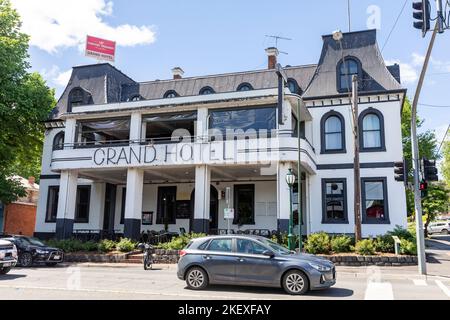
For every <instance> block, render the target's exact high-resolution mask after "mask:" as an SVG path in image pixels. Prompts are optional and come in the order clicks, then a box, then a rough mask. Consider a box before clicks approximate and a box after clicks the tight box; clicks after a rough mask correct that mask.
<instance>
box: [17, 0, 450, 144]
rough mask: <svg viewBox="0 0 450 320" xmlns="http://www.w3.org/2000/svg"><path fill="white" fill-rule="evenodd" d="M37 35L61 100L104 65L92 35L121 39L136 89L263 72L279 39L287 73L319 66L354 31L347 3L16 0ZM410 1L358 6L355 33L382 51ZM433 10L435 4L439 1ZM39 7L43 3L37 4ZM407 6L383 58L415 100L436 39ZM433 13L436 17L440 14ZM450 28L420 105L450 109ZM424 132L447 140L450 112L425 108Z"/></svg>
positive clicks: (34, 39)
mask: <svg viewBox="0 0 450 320" xmlns="http://www.w3.org/2000/svg"><path fill="white" fill-rule="evenodd" d="M12 1H13V3H14V5H15V6H16V7H17V8H18V10H19V13H21V15H22V17H23V20H24V30H25V31H26V32H28V33H29V34H31V44H32V46H31V49H30V53H31V63H32V67H33V70H36V71H39V72H41V73H43V75H44V77H45V78H46V79H47V81H48V84H49V85H50V86H51V87H54V88H55V89H56V92H57V95H58V97H59V94H60V93H61V92H62V90H63V89H64V85H65V82H66V81H67V79H68V76H69V74H70V71H69V70H70V69H71V67H72V66H74V65H81V64H90V63H95V61H94V60H92V59H89V58H86V57H84V54H83V51H82V47H83V42H84V38H85V36H86V33H90V34H91V35H94V36H103V37H107V38H109V39H111V40H117V42H118V48H117V57H116V63H115V66H116V67H118V68H119V69H121V70H122V71H124V72H125V73H126V74H127V75H129V76H130V77H132V78H133V79H135V80H137V81H145V80H154V79H167V78H170V77H171V72H170V70H171V68H173V67H175V66H180V67H182V68H183V69H184V71H185V76H195V75H203V74H214V73H222V72H233V71H242V70H252V69H262V68H265V67H266V64H267V61H266V59H267V58H266V55H265V52H264V49H265V48H266V47H268V46H271V45H274V42H273V40H271V39H269V38H266V37H265V35H267V34H270V35H272V34H274V35H280V36H284V37H288V38H292V39H293V40H292V41H280V43H279V49H280V50H282V51H285V52H288V53H289V54H288V55H281V56H280V62H281V63H282V64H283V65H286V64H290V65H299V64H310V63H317V61H318V59H319V55H320V50H321V45H322V39H321V35H323V34H329V33H331V32H332V31H333V30H336V29H341V30H343V31H347V30H348V22H347V0H322V1H306V0H297V1H294V0H284V1H282V2H281V1H280V2H279V1H273V0H272V1H267V0H259V1H256V0H254V1H251V0H247V1H242V0H241V1H238V0H228V1H211V0H209V1H205V0H191V1H182V0H177V1H168V0H165V1H163V0H152V1H149V0H113V1H108V0H78V1H70V0H40V1H33V0H12ZM404 2H405V1H404V0H382V1H374V0H371V1H367V0H358V1H356V0H351V16H352V17H351V29H352V31H356V30H364V29H367V28H368V22H369V26H372V25H374V23H375V26H377V27H379V29H378V42H379V45H380V47H383V46H384V44H385V42H386V40H387V37H388V35H389V33H390V31H391V30H392V27H393V25H394V22H395V20H396V18H397V16H398V15H399V13H400V10H401V9H402V7H403V5H404ZM432 2H434V1H432ZM37 3H38V4H37ZM411 3H412V1H408V3H407V4H406V7H405V9H404V11H403V14H402V15H401V17H400V19H399V21H398V24H397V26H396V28H395V29H394V30H393V32H392V35H391V37H390V39H389V41H388V42H387V43H386V45H385V47H384V50H383V57H384V58H385V59H386V60H387V61H389V62H398V63H400V64H401V69H402V76H403V80H404V85H405V86H407V88H408V89H409V90H408V95H409V96H410V97H412V95H413V94H414V92H415V86H416V80H417V77H418V74H419V71H420V62H421V61H422V59H423V56H424V54H425V51H426V46H427V44H428V39H429V37H430V35H428V36H427V38H426V39H423V38H422V37H421V33H420V31H419V30H416V29H413V27H412V21H413V19H412V7H411ZM433 12H434V9H433ZM449 40H450V30H449V31H447V33H446V34H443V35H439V36H438V39H437V42H436V46H435V49H434V53H433V56H432V64H431V66H430V69H429V72H428V73H429V75H428V76H427V78H426V82H425V86H424V89H423V93H422V97H421V102H422V103H425V104H432V105H450V90H449V89H450V85H449V84H450V55H449V52H450V41H449ZM419 114H420V116H421V117H422V118H423V119H425V120H426V121H425V126H424V128H423V129H436V133H437V135H438V138H441V137H442V135H443V133H444V132H445V129H446V126H447V125H448V124H449V122H450V108H431V107H423V106H421V107H420V112H419Z"/></svg>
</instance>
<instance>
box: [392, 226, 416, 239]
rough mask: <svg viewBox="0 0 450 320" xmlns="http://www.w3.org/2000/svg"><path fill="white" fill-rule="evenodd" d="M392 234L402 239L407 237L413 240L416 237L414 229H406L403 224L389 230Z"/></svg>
mask: <svg viewBox="0 0 450 320" xmlns="http://www.w3.org/2000/svg"><path fill="white" fill-rule="evenodd" d="M387 234H388V235H390V236H397V237H399V238H400V239H407V240H412V239H415V237H416V234H415V231H414V230H408V229H404V228H403V227H401V226H398V225H397V226H395V228H394V230H392V231H389V232H388V233H387Z"/></svg>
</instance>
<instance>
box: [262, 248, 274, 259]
mask: <svg viewBox="0 0 450 320" xmlns="http://www.w3.org/2000/svg"><path fill="white" fill-rule="evenodd" d="M263 255H264V256H266V257H269V258H273V257H275V254H274V253H273V252H272V251H270V250H266V251H264V252H263Z"/></svg>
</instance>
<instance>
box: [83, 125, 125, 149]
mask: <svg viewBox="0 0 450 320" xmlns="http://www.w3.org/2000/svg"><path fill="white" fill-rule="evenodd" d="M129 139H130V118H129V117H127V118H104V119H93V120H83V121H79V122H77V129H76V147H78V148H82V147H98V146H103V145H128V143H129Z"/></svg>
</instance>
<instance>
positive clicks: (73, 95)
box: [67, 88, 86, 112]
mask: <svg viewBox="0 0 450 320" xmlns="http://www.w3.org/2000/svg"><path fill="white" fill-rule="evenodd" d="M83 104H86V97H85V91H84V90H83V89H82V88H74V89H72V91H70V93H69V105H68V109H67V111H68V112H71V111H72V107H76V106H81V105H83Z"/></svg>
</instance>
